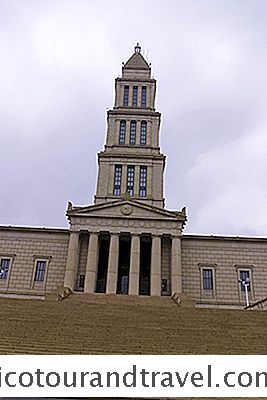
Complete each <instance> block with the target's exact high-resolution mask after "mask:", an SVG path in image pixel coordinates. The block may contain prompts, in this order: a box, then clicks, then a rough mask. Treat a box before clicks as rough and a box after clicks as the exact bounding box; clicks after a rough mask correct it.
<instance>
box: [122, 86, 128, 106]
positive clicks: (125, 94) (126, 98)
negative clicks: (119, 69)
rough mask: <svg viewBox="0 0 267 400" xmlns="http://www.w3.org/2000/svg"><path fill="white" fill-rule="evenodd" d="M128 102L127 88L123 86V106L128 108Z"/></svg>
mask: <svg viewBox="0 0 267 400" xmlns="http://www.w3.org/2000/svg"><path fill="white" fill-rule="evenodd" d="M128 102H129V86H124V93H123V105H124V106H128Z"/></svg>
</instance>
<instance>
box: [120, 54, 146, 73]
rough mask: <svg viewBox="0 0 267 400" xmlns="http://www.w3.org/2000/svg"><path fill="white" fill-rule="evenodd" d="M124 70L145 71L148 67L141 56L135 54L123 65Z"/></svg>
mask: <svg viewBox="0 0 267 400" xmlns="http://www.w3.org/2000/svg"><path fill="white" fill-rule="evenodd" d="M124 68H125V69H146V70H149V69H150V67H149V65H148V63H147V62H146V60H145V59H144V57H143V56H142V54H140V53H135V54H133V55H132V56H131V57H130V58H129V60H128V61H127V62H126V64H125V65H124Z"/></svg>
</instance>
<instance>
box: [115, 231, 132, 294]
mask: <svg viewBox="0 0 267 400" xmlns="http://www.w3.org/2000/svg"><path fill="white" fill-rule="evenodd" d="M130 253H131V237H130V236H126V235H125V236H121V237H120V241H119V266H118V280H117V293H119V294H128V290H129V270H130Z"/></svg>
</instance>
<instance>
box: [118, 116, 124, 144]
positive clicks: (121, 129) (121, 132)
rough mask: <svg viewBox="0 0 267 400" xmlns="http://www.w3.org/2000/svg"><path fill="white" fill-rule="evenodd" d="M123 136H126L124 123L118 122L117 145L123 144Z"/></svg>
mask: <svg viewBox="0 0 267 400" xmlns="http://www.w3.org/2000/svg"><path fill="white" fill-rule="evenodd" d="M125 134H126V121H124V120H122V121H120V134H119V144H124V143H125Z"/></svg>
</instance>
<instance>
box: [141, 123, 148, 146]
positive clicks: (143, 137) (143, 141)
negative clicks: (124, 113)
mask: <svg viewBox="0 0 267 400" xmlns="http://www.w3.org/2000/svg"><path fill="white" fill-rule="evenodd" d="M146 131H147V123H146V121H142V122H141V132H140V144H141V145H142V146H145V145H146Z"/></svg>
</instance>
